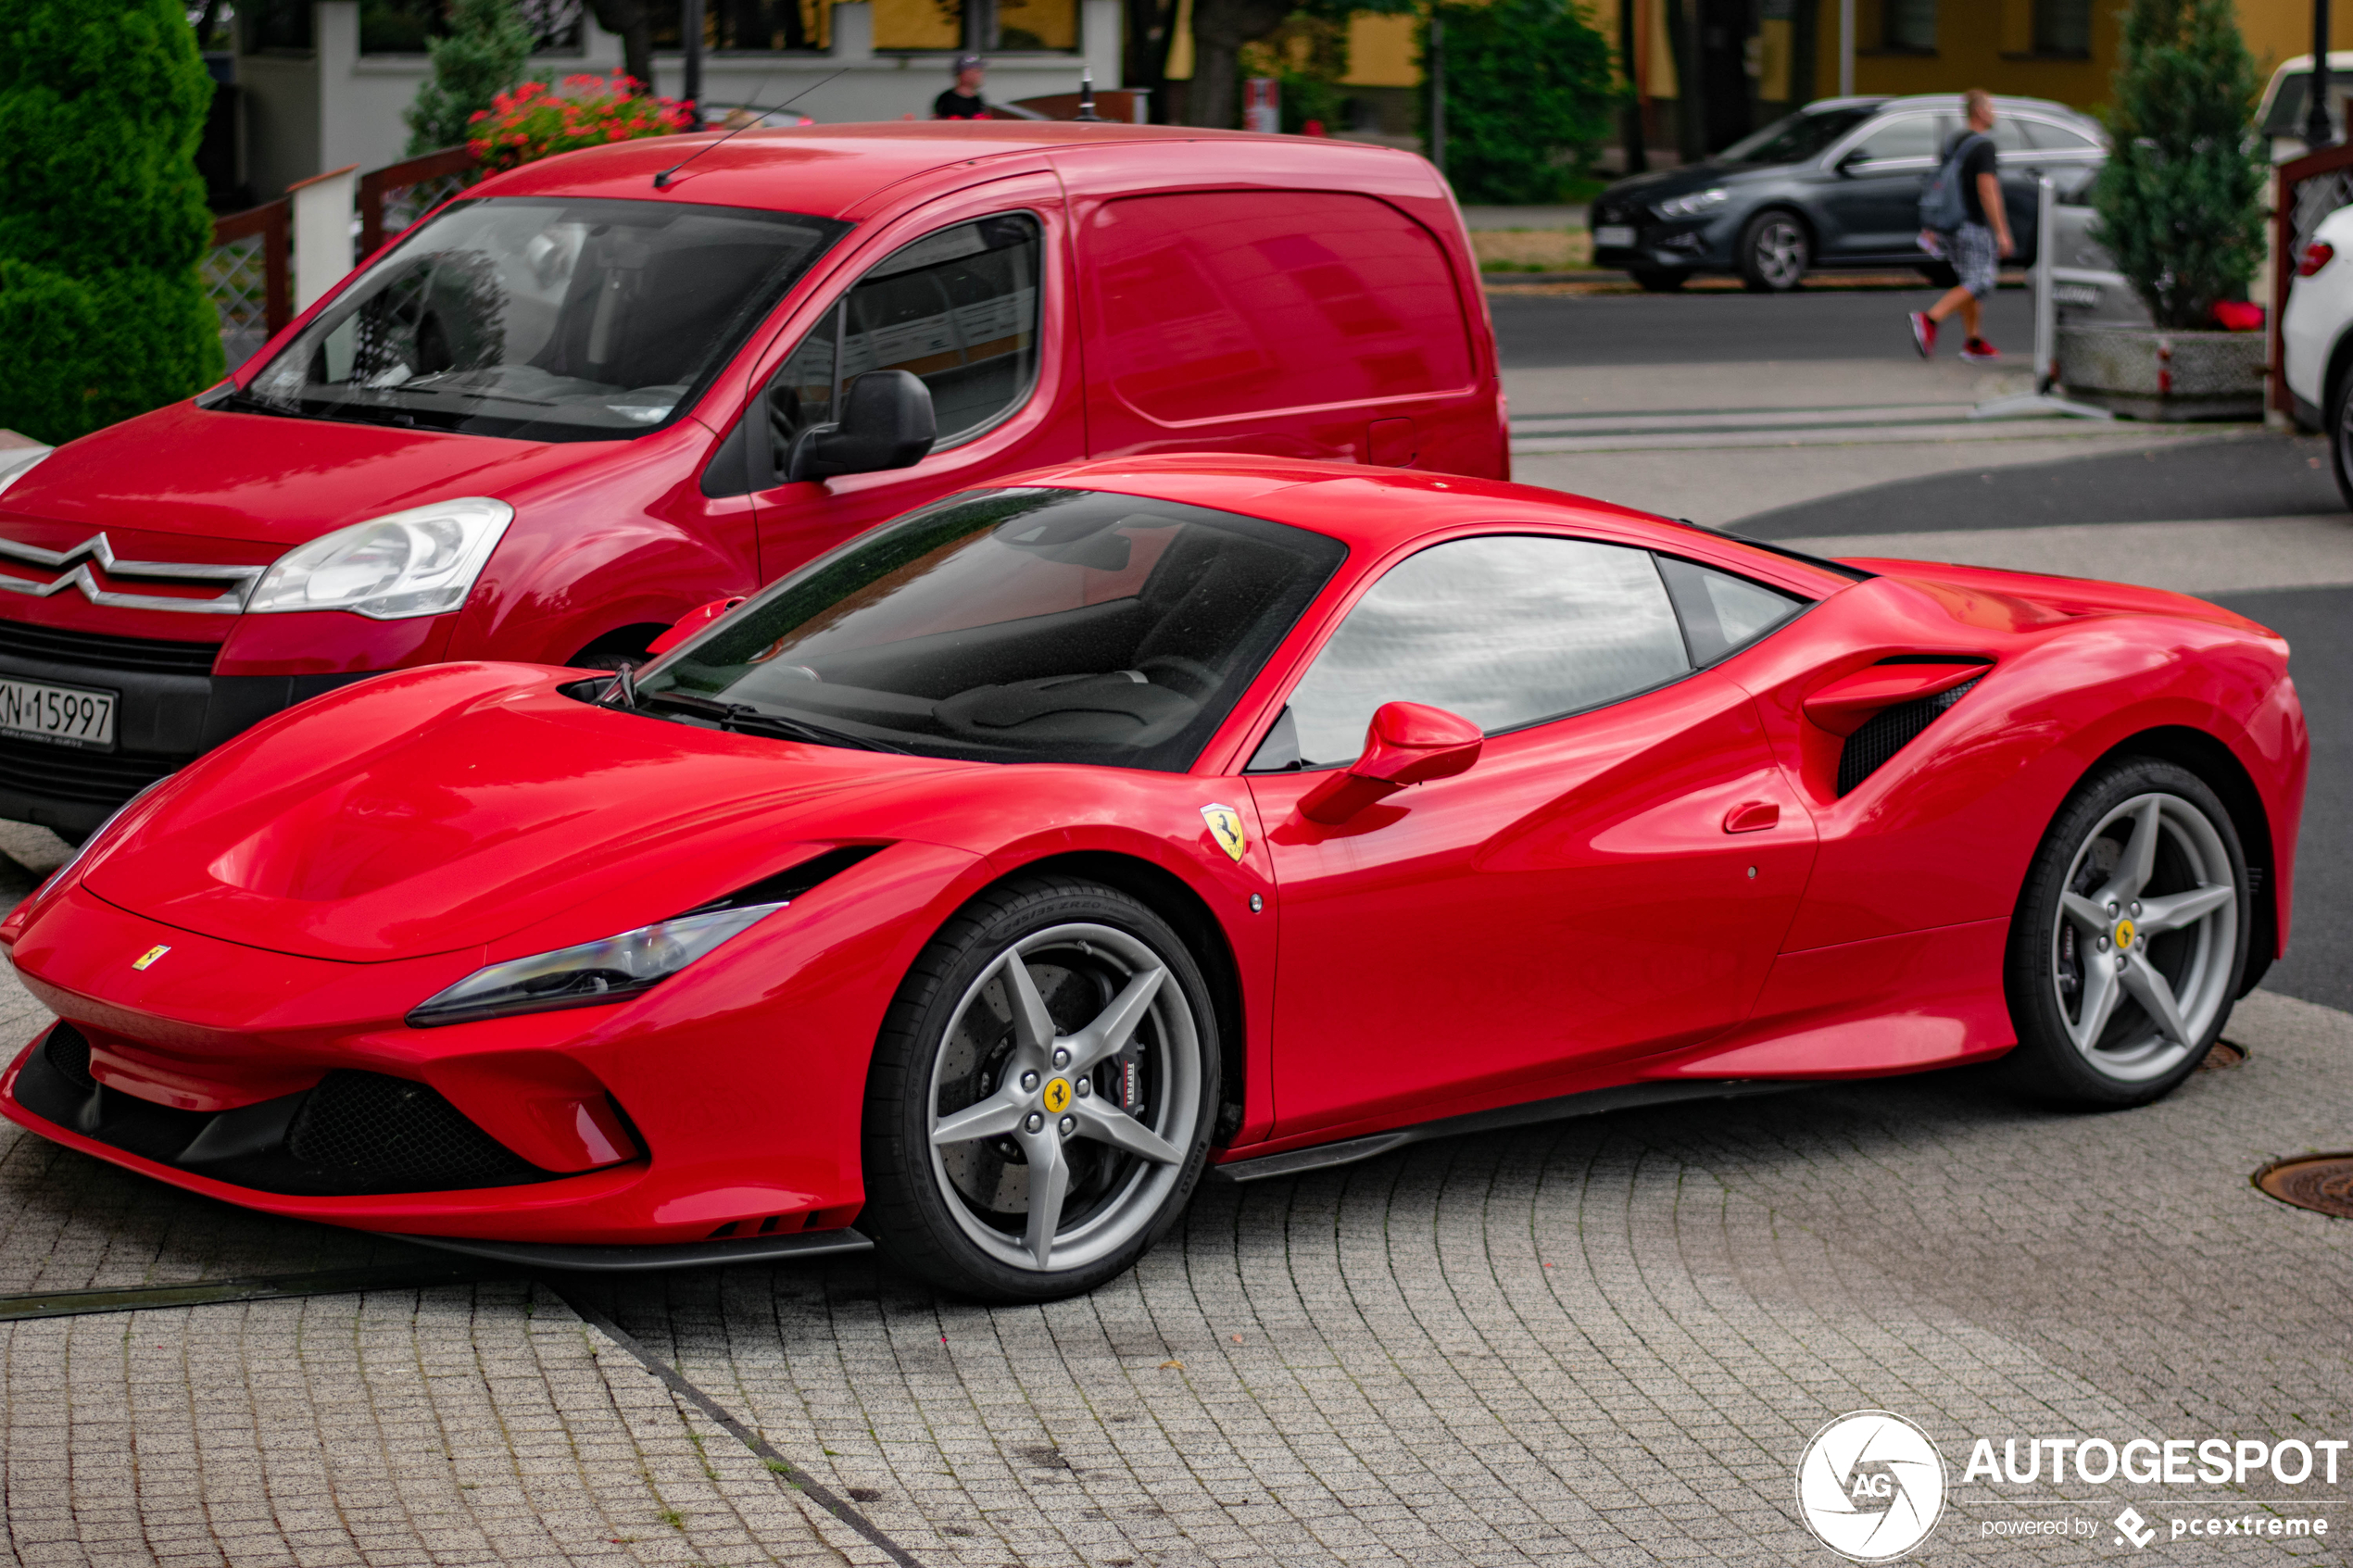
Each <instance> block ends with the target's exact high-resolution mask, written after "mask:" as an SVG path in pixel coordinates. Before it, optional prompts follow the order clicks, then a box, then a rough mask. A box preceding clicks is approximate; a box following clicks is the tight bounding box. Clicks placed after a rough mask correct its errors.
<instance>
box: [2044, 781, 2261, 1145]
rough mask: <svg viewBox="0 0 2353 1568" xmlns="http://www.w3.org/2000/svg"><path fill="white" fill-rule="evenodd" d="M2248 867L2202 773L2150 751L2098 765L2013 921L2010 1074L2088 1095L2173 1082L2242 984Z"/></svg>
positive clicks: (2048, 840) (2078, 1099)
mask: <svg viewBox="0 0 2353 1568" xmlns="http://www.w3.org/2000/svg"><path fill="white" fill-rule="evenodd" d="M2248 882H2249V879H2248V876H2247V872H2246V857H2245V852H2244V851H2243V850H2242V849H2241V847H2240V844H2239V836H2238V830H2237V827H2236V824H2235V823H2234V822H2233V820H2232V817H2231V813H2230V811H2229V809H2227V808H2226V807H2224V805H2223V804H2222V802H2221V798H2220V797H2218V796H2216V794H2215V793H2214V791H2213V789H2212V788H2211V787H2210V786H2208V784H2207V783H2206V781H2205V780H2203V779H2201V778H2199V777H2198V776H2197V775H2196V774H2195V773H2192V772H2190V771H2188V770H2187V769H2185V768H2183V767H2181V766H2180V765H2179V764H2177V763H2174V762H2171V761H2166V760H2162V759H2158V758H2154V757H2126V758H2121V759H2117V760H2114V761H2111V762H2108V763H2105V764H2103V765H2101V766H2100V767H2099V768H2097V769H2095V770H2094V771H2093V772H2092V773H2091V774H2090V776H2088V777H2087V778H2085V779H2084V781H2083V782H2082V784H2079V785H2078V786H2077V787H2076V790H2075V792H2074V793H2073V794H2072V795H2071V796H2070V797H2069V798H2068V800H2067V803H2066V804H2065V805H2064V806H2063V807H2062V808H2061V809H2060V810H2059V813H2058V816H2057V820H2056V821H2055V822H2052V824H2051V827H2050V831H2049V832H2048V833H2047V834H2045V837H2044V840H2043V843H2042V847H2040V848H2039V849H2037V850H2036V851H2035V855H2034V859H2033V863H2032V866H2030V867H2029V869H2028V871H2027V875H2026V884H2025V885H2024V887H2023V888H2022V889H2020V894H2019V902H2018V912H2017V915H2016V917H2015V918H2014V919H2013V920H2012V921H2011V923H2010V938H2009V958H2008V963H2007V976H2006V985H2007V991H2008V996H2009V1002H2010V1017H2011V1021H2012V1022H2013V1023H2015V1025H2016V1026H2017V1029H2018V1040H2019V1049H2018V1051H2017V1053H2016V1055H2015V1057H2014V1058H2013V1060H2012V1062H2011V1067H2012V1069H2013V1072H2014V1073H2015V1075H2016V1076H2018V1077H2019V1078H2020V1081H2021V1082H2022V1083H2023V1084H2024V1085H2026V1086H2028V1087H2031V1088H2032V1089H2034V1090H2035V1091H2037V1092H2038V1093H2040V1094H2043V1095H2045V1096H2046V1097H2048V1098H2057V1099H2061V1100H2065V1101H2068V1102H2070V1103H2073V1104H2077V1105H2085V1106H2125V1105H2139V1104H2144V1103H2145V1102H2147V1101H2149V1100H2152V1099H2155V1098H2158V1096H2160V1095H2163V1094H2166V1093H2168V1092H2169V1091H2171V1089H2172V1088H2173V1086H2174V1085H2177V1084H2179V1083H2180V1082H2181V1081H2182V1080H2183V1078H2184V1077H2185V1076H2187V1075H2188V1074H2189V1073H2190V1072H2191V1071H2192V1070H2193V1069H2194V1068H2196V1065H2197V1063H2198V1061H2199V1060H2200V1059H2201V1058H2203V1057H2204V1056H2205V1055H2206V1052H2207V1050H2208V1048H2209V1047H2211V1046H2212V1045H2213V1043H2214V1041H2215V1040H2216V1038H2218V1037H2219V1036H2220V1035H2221V1032H2222V1026H2223V1024H2224V1022H2226V1021H2227V1020H2228V1019H2229V1017H2230V1013H2231V1007H2232V1004H2233V1002H2235V1001H2236V1000H2237V999H2238V994H2239V991H2240V988H2241V987H2240V976H2241V975H2242V974H2243V973H2244V972H2245V971H2246V944H2247V937H2248V927H2249V925H2250V923H2251V920H2252V916H2251V914H2250V912H2249V909H2248V907H2247V887H2248Z"/></svg>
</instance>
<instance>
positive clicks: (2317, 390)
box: [2280, 207, 2353, 507]
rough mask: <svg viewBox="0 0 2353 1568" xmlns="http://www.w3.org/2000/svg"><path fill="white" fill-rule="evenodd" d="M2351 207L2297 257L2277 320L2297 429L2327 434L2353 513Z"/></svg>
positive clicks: (2326, 223) (2325, 223)
mask: <svg viewBox="0 0 2353 1568" xmlns="http://www.w3.org/2000/svg"><path fill="white" fill-rule="evenodd" d="M2348 328H2353V207H2338V208H2337V209H2336V210H2335V211H2334V212H2332V213H2330V214H2329V215H2328V216H2327V217H2326V218H2324V219H2322V220H2321V226H2320V227H2319V228H2317V229H2315V230H2313V231H2312V237H2311V238H2310V239H2309V240H2308V241H2306V242H2305V245H2304V253H2303V254H2302V255H2301V256H2299V257H2296V282H2295V283H2294V285H2293V286H2291V287H2290V288H2289V290H2288V295H2287V308H2286V309H2285V310H2284V311H2282V312H2281V314H2280V337H2281V343H2282V345H2283V346H2282V358H2284V360H2285V365H2286V370H2287V389H2288V391H2289V392H2290V393H2291V394H2293V395H2294V396H2295V398H2296V423H2298V424H2300V425H2303V426H2305V427H2306V428H2308V429H2309V428H2313V427H2318V428H2319V429H2321V430H2322V431H2325V432H2327V433H2328V438H2329V456H2330V458H2331V459H2332V460H2331V462H2330V465H2329V466H2330V468H2331V469H2332V470H2334V472H2335V474H2336V487H2337V490H2338V491H2339V492H2340V493H2341V494H2342V495H2344V496H2345V504H2346V505H2347V506H2348V507H2353V397H2348V396H2347V393H2348V391H2353V332H2348V331H2347V329H2348Z"/></svg>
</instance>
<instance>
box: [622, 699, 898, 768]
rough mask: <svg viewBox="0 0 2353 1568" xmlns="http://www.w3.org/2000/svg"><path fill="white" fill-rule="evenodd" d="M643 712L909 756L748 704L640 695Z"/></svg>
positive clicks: (881, 743) (895, 748)
mask: <svg viewBox="0 0 2353 1568" xmlns="http://www.w3.org/2000/svg"><path fill="white" fill-rule="evenodd" d="M637 702H638V706H640V707H642V708H674V709H678V710H679V711H680V712H682V713H692V714H696V715H698V716H699V717H701V718H705V719H709V720H710V721H711V722H713V723H715V724H717V725H718V726H719V727H720V728H721V729H723V730H732V731H736V732H737V733H739V734H762V735H774V736H775V737H776V738H777V739H779V740H804V741H814V742H815V743H817V744H818V745H820V746H854V747H856V748H857V749H859V750H861V751H894V752H897V753H898V754H899V755H900V756H902V757H904V756H908V755H910V753H909V752H908V750H907V748H906V747H905V746H893V745H891V744H890V743H889V742H888V741H887V740H874V739H871V738H869V737H868V736H865V735H853V734H850V733H849V731H847V730H837V729H834V728H832V727H831V726H830V725H825V724H818V723H812V721H809V720H807V719H788V718H786V716H785V715H784V714H781V713H771V712H769V711H768V710H767V709H761V708H754V707H753V706H752V705H751V704H749V703H748V702H720V701H718V700H716V699H715V698H712V697H707V696H695V695H694V694H693V693H691V692H642V691H641V692H639V693H638V694H637Z"/></svg>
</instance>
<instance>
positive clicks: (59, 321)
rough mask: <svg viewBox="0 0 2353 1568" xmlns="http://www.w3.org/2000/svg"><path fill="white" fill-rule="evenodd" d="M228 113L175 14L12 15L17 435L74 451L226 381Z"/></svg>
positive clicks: (3, 141) (6, 309)
mask: <svg viewBox="0 0 2353 1568" xmlns="http://www.w3.org/2000/svg"><path fill="white" fill-rule="evenodd" d="M211 101H212V79H211V78H210V77H209V76H208V75H207V74H206V72H205V69H204V64H203V61H202V60H201V59H199V58H198V56H197V54H196V42H195V33H194V32H193V31H191V30H190V28H189V26H188V19H187V17H186V16H185V15H184V14H183V13H182V9H181V7H180V6H177V5H175V4H173V3H172V0H6V4H0V148H5V149H6V152H5V154H4V155H0V344H5V345H6V358H7V370H6V374H4V375H0V427H6V428H10V429H14V430H18V431H20V432H22V433H25V434H27V435H31V436H33V437H35V438H37V439H39V440H43V441H51V442H57V441H69V440H71V439H72V438H73V437H75V436H77V435H82V434H84V433H87V432H90V431H93V430H96V429H98V428H99V427H100V426H102V425H108V424H112V423H114V422H115V421H116V420H124V419H128V418H130V417H131V416H132V415H133V414H141V413H145V412H146V411H147V410H148V409H150V408H159V407H161V406H162V405H164V404H166V403H170V402H174V401H176V400H178V399H179V398H182V397H185V396H187V395H189V394H191V393H194V392H197V391H200V390H202V389H203V388H204V387H205V386H206V385H208V383H211V382H214V381H217V380H219V379H220V323H219V319H218V317H217V316H216V315H215V313H214V311H213V308H212V306H211V304H210V302H209V301H208V300H207V298H206V297H205V294H204V290H203V288H202V286H201V285H200V284H199V283H198V282H197V278H196V267H197V263H198V262H199V261H200V260H201V259H202V258H203V257H204V255H205V253H206V252H207V251H208V249H209V248H210V246H211V245H212V215H211V214H210V213H209V212H208V211H207V210H206V207H205V200H204V180H203V177H202V176H200V175H199V174H198V173H197V172H196V164H195V149H196V142H197V139H198V138H199V137H200V136H201V135H202V134H203V132H204V119H205V110H206V108H207V107H208V106H209V105H210V103H211Z"/></svg>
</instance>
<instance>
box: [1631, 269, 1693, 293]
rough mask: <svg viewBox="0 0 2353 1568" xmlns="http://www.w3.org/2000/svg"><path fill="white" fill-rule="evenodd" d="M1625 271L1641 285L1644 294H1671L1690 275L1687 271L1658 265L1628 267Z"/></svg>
mask: <svg viewBox="0 0 2353 1568" xmlns="http://www.w3.org/2000/svg"><path fill="white" fill-rule="evenodd" d="M1626 272H1627V276H1629V277H1630V278H1632V279H1633V280H1634V281H1635V282H1637V283H1640V284H1641V285H1642V292H1643V293H1644V294H1673V293H1674V292H1675V291H1676V290H1677V289H1680V288H1681V287H1682V286H1683V284H1684V282H1686V281H1687V280H1688V279H1689V278H1690V277H1691V274H1690V273H1689V272H1677V271H1673V270H1668V269H1666V268H1659V267H1629V268H1628V269H1627V270H1626Z"/></svg>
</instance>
